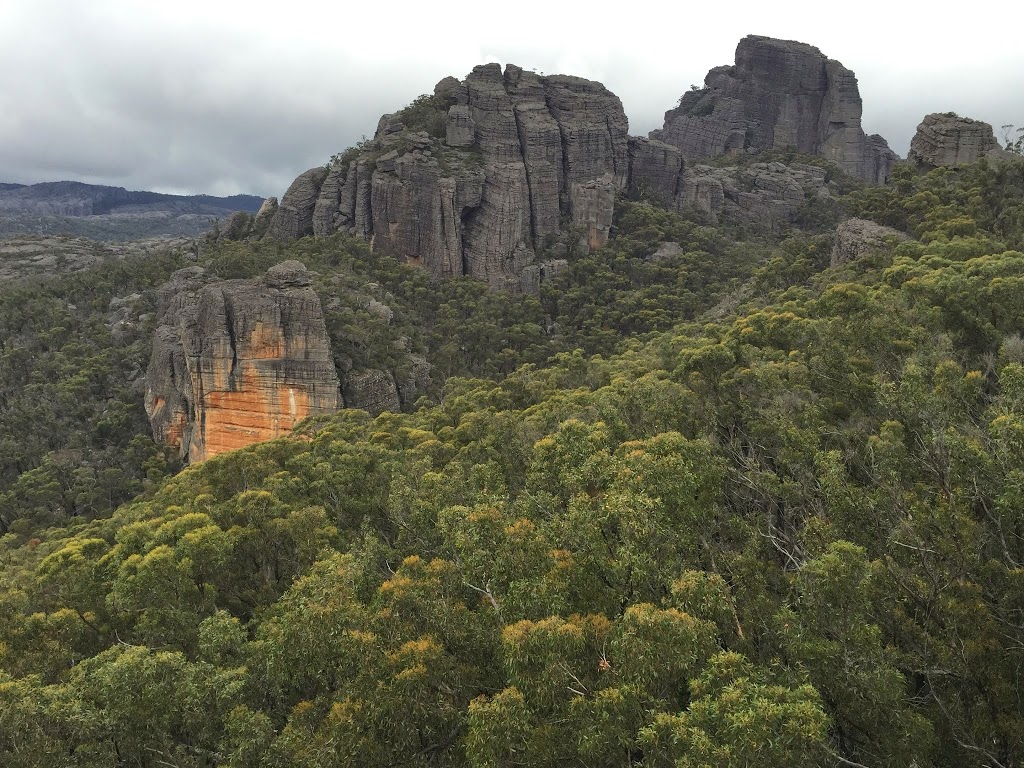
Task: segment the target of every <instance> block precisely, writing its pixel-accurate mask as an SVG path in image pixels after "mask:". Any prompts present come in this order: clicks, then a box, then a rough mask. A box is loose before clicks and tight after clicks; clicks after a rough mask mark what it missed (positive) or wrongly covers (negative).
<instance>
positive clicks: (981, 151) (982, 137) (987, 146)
mask: <svg viewBox="0 0 1024 768" xmlns="http://www.w3.org/2000/svg"><path fill="white" fill-rule="evenodd" d="M982 158H988V159H990V160H1009V159H1012V158H1013V155H1011V154H1010V153H1009V152H1007V151H1006V150H1005V149H1003V148H1002V147H1001V146H1000V144H999V142H998V141H997V140H996V137H995V134H994V133H993V131H992V126H991V125H989V124H988V123H985V122H982V121H981V120H971V119H970V118H969V117H960V116H959V115H957V114H955V113H953V112H945V113H935V114H931V115H925V118H924V120H922V121H921V124H920V125H919V126H917V133H915V134H914V138H913V139H912V140H911V142H910V152H909V154H908V155H907V159H908V160H910V161H911V162H912V163H914V164H916V165H917V166H918V167H921V168H925V169H930V168H938V167H940V166H956V165H970V164H971V163H976V162H978V161H979V160H981V159H982Z"/></svg>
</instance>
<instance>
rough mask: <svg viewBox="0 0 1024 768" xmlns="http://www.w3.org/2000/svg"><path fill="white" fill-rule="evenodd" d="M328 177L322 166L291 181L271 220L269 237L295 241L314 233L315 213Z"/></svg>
mask: <svg viewBox="0 0 1024 768" xmlns="http://www.w3.org/2000/svg"><path fill="white" fill-rule="evenodd" d="M327 175H328V172H327V169H326V168H324V167H322V166H320V167H317V168H310V169H309V170H308V171H306V172H305V173H303V174H302V175H300V176H299V177H298V178H297V179H296V180H295V181H293V182H292V185H291V186H290V187H288V191H287V192H285V193H284V197H282V198H281V203H280V204H279V205H278V208H277V211H275V212H274V217H273V219H271V221H270V226H269V228H268V230H267V234H268V235H269V236H270V237H273V238H276V239H278V240H296V239H298V238H300V237H305V236H306V235H312V234H313V213H314V211H315V209H316V204H317V199H318V197H319V196H320V188H321V187H322V186H323V184H324V181H325V180H326V178H327Z"/></svg>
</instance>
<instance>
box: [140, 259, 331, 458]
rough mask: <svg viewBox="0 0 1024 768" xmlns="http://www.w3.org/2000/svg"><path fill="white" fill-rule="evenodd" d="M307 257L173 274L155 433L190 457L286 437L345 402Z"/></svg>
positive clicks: (153, 372)
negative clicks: (243, 274) (218, 273)
mask: <svg viewBox="0 0 1024 768" xmlns="http://www.w3.org/2000/svg"><path fill="white" fill-rule="evenodd" d="M310 283H311V280H310V276H309V274H308V273H307V272H306V269H305V267H304V266H303V265H302V264H300V263H299V262H295V261H286V262H283V263H281V264H278V265H277V266H275V267H273V268H271V269H270V270H268V272H267V273H266V275H265V276H264V277H263V278H262V279H260V280H217V279H215V278H214V277H213V276H211V275H209V274H207V273H206V271H205V270H204V269H203V268H202V267H189V268H187V269H183V270H179V271H178V272H176V273H174V275H173V276H172V278H171V280H170V281H169V282H168V283H167V284H166V285H164V286H163V287H162V288H161V290H160V294H159V297H158V300H159V320H158V327H157V330H156V333H155V336H154V341H153V352H152V356H151V358H150V363H149V368H148V370H147V373H146V395H145V405H146V412H147V413H148V414H149V419H150V423H151V424H152V427H153V434H154V437H155V438H156V439H157V440H158V441H160V442H164V443H167V444H170V445H172V446H174V447H176V448H178V449H179V451H180V452H181V455H182V456H183V457H184V458H186V459H188V460H189V461H193V462H195V461H202V460H204V459H206V458H208V457H210V456H215V455H216V454H218V453H222V452H223V451H227V450H232V449H235V448H241V447H243V446H246V445H249V444H251V443H255V442H260V441H263V440H269V439H271V438H274V437H277V436H279V435H282V434H285V433H286V432H288V431H289V430H291V428H292V427H293V426H294V425H295V424H296V423H298V422H299V421H301V420H302V419H304V418H306V417H307V416H311V415H314V414H321V413H332V412H334V411H336V410H338V409H339V408H340V407H342V399H341V394H340V385H339V381H338V375H337V372H336V371H335V368H334V363H333V360H332V357H331V349H330V343H329V341H328V338H327V331H326V328H325V326H324V318H323V313H322V311H321V307H320V300H319V299H318V298H317V295H316V293H315V292H314V291H313V289H312V288H311V287H310Z"/></svg>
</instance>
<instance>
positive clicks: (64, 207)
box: [0, 181, 263, 241]
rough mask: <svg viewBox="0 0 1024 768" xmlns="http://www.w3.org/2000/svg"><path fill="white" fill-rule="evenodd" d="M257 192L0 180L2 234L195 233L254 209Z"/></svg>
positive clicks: (106, 237) (121, 237)
mask: <svg viewBox="0 0 1024 768" xmlns="http://www.w3.org/2000/svg"><path fill="white" fill-rule="evenodd" d="M262 203H263V198H261V197H256V196H255V195H231V196H229V197H215V196H213V195H170V194H164V193H162V192H145V191H129V190H127V189H125V188H124V187H108V186H103V185H101V184H85V183H83V182H80V181H48V182H43V183H41V184H14V183H9V182H8V183H0V237H5V236H8V235H37V236H49V235H72V236H78V237H88V238H90V239H93V240H103V241H129V240H136V239H139V238H148V237H162V236H185V237H196V236H198V235H201V234H202V233H204V232H206V231H207V230H208V229H209V228H210V225H211V221H212V220H214V219H226V218H228V217H229V216H231V214H233V213H235V212H236V211H247V212H255V211H257V210H259V207H260V205H261V204H262Z"/></svg>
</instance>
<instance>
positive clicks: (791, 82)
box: [255, 36, 897, 291]
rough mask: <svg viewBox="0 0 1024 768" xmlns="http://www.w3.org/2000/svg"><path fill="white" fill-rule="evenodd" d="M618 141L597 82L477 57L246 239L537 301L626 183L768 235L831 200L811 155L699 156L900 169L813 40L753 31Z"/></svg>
mask: <svg viewBox="0 0 1024 768" xmlns="http://www.w3.org/2000/svg"><path fill="white" fill-rule="evenodd" d="M627 131H628V124H627V121H626V116H625V114H624V113H623V110H622V104H621V102H620V101H619V99H618V98H617V97H616V96H615V95H614V94H612V93H611V92H610V91H608V90H607V89H606V88H605V87H604V86H603V85H601V84H600V83H596V82H592V81H590V80H583V79H581V78H577V77H568V76H564V75H552V76H544V75H538V74H535V73H533V72H527V71H524V70H523V69H521V68H519V67H516V66H514V65H511V64H510V65H508V66H507V67H505V69H504V71H503V70H502V69H501V68H500V67H499V66H498V65H497V64H486V65H482V66H479V67H476V68H475V69H473V71H472V72H471V73H470V74H469V75H468V76H467V77H466V78H465V79H464V80H458V79H456V78H454V77H446V78H445V79H444V80H442V81H441V82H439V83H438V84H437V86H436V87H435V88H434V93H433V95H432V96H430V97H423V98H421V99H418V100H417V101H416V102H415V103H413V104H411V105H410V106H409V107H406V108H405V109H403V110H402V111H401V112H397V113H395V114H389V115H384V116H383V117H381V119H380V121H379V123H378V125H377V130H376V133H375V134H374V137H373V139H372V140H370V141H367V142H364V143H362V144H361V145H360V146H359V147H358V148H355V149H352V150H349V151H347V152H345V153H344V154H343V155H341V156H338V158H337V159H336V160H334V161H333V162H332V163H331V164H330V167H329V168H313V169H310V170H309V171H306V172H305V173H304V174H302V175H301V176H299V178H297V179H296V180H295V182H294V183H293V184H292V185H291V187H290V188H289V189H288V191H287V192H286V193H285V195H284V197H283V198H282V200H281V203H280V205H279V206H278V207H277V208H276V210H273V209H272V208H270V207H268V206H265V207H264V209H263V210H261V213H260V214H259V216H257V226H256V227H255V229H256V231H257V232H260V231H262V229H261V227H260V226H259V222H260V219H261V218H270V223H269V225H267V226H266V227H265V229H266V231H267V233H268V235H269V236H271V237H276V238H279V239H283V240H290V239H294V238H297V237H303V236H305V235H309V234H312V235H316V236H318V237H322V236H327V235H330V234H332V233H335V232H347V233H349V234H351V235H355V236H358V237H361V238H363V239H365V240H368V241H369V242H370V243H371V245H372V247H373V249H374V250H375V251H378V252H381V253H386V254H390V255H393V256H395V257H397V258H399V259H401V260H403V261H405V262H406V263H410V264H415V265H419V266H421V267H422V268H423V269H426V270H427V271H428V272H429V273H430V274H431V275H432V276H433V277H436V278H446V277H453V276H459V275H468V276H471V277H475V278H478V279H481V280H484V281H486V282H487V283H489V284H490V285H491V286H493V287H496V288H504V289H509V290H514V291H535V290H537V288H538V286H539V285H540V283H541V282H542V281H543V280H544V279H546V278H550V277H552V276H554V275H556V274H558V273H559V272H560V271H562V270H564V264H562V263H556V262H559V261H560V259H559V256H553V255H551V254H553V253H555V251H554V250H552V249H553V247H556V248H561V249H563V253H562V255H564V249H565V248H566V246H567V245H568V244H569V235H570V233H571V234H572V236H573V237H575V236H576V235H577V234H578V235H579V242H580V244H581V245H582V246H584V247H588V248H592V249H593V248H599V247H601V246H602V245H603V244H604V243H605V242H606V241H607V240H608V238H609V236H610V233H611V226H612V215H613V212H614V203H615V198H616V195H617V194H618V193H620V192H622V191H624V190H628V191H629V192H630V193H632V194H634V195H637V196H641V197H645V198H647V199H654V200H659V201H661V202H662V203H663V204H664V205H666V206H668V207H670V208H674V209H675V210H683V209H688V208H689V209H693V208H696V209H699V210H701V211H703V212H704V213H705V214H706V215H707V216H708V217H709V218H710V219H711V220H712V221H716V220H718V219H719V218H720V217H722V216H726V217H734V218H738V219H741V220H743V221H744V222H745V223H748V224H752V225H754V226H757V227H767V228H773V227H775V226H777V225H778V224H779V223H780V222H785V221H792V220H793V218H794V216H795V215H796V213H797V211H798V210H799V209H800V208H801V206H802V205H804V203H805V202H806V201H807V200H808V199H813V198H814V197H816V196H825V195H827V194H829V183H828V182H827V180H826V174H825V172H824V171H823V170H822V169H820V168H817V167H815V166H813V165H808V164H806V163H788V164H782V163H778V162H772V163H751V162H742V163H737V164H736V166H735V167H730V168H722V167H712V166H710V165H702V164H699V163H695V161H699V160H700V159H701V158H707V157H710V156H713V155H719V154H722V153H728V152H737V153H743V154H744V156H745V155H746V153H756V152H758V151H760V150H767V149H772V148H782V147H789V148H792V149H794V150H796V151H797V152H800V153H803V154H810V155H819V156H821V157H824V158H826V159H828V160H830V161H832V162H834V163H835V164H837V165H838V166H839V167H841V168H842V169H844V170H845V171H847V172H848V173H850V174H852V175H854V176H856V177H858V178H860V179H863V180H865V181H868V182H871V183H878V184H880V183H884V182H885V181H886V179H887V178H888V177H889V173H890V170H891V167H892V164H893V162H894V161H895V160H896V159H897V157H896V155H895V154H894V153H893V152H892V151H890V150H889V148H888V146H887V145H886V143H885V140H884V139H882V138H881V137H879V136H867V135H865V134H864V131H863V130H862V128H861V100H860V95H859V93H858V90H857V79H856V77H855V76H854V75H853V73H852V72H851V71H850V70H848V69H846V68H845V67H843V66H842V65H841V64H839V62H836V61H832V60H830V59H828V58H826V57H825V56H824V55H823V54H822V53H821V51H819V50H818V49H817V48H814V47H813V46H810V45H805V44H803V43H796V42H791V41H785V40H773V39H771V38H765V37H753V36H752V37H747V38H744V39H743V40H742V41H741V42H740V44H739V47H738V48H737V51H736V64H735V65H734V66H727V67H716V68H715V69H713V70H711V72H710V73H709V74H708V77H707V81H706V87H705V88H702V89H700V90H696V91H691V92H690V93H688V94H686V95H685V96H683V98H682V99H681V101H680V105H679V107H677V108H676V109H673V110H670V111H669V112H668V113H667V114H666V122H665V127H664V128H663V129H662V130H660V131H655V132H653V133H652V136H651V138H635V137H628V136H627ZM541 253H543V254H545V259H544V260H541V259H540V258H539V256H538V254H541Z"/></svg>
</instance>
